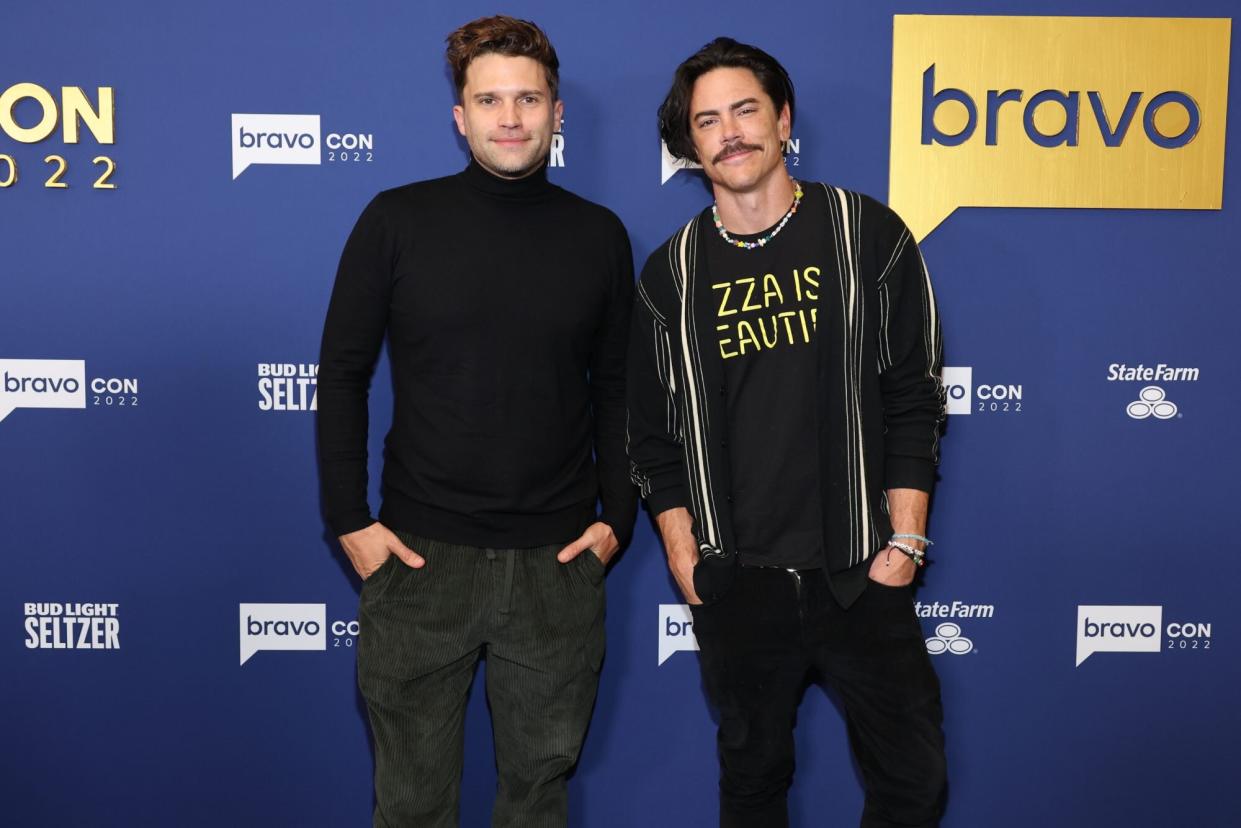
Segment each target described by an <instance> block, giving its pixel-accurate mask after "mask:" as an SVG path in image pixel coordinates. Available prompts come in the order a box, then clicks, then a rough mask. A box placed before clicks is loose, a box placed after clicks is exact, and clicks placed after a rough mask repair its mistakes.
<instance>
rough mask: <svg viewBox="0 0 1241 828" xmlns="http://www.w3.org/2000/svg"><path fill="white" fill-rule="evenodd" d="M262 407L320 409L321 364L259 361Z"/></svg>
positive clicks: (275, 409) (271, 409) (262, 409)
mask: <svg viewBox="0 0 1241 828" xmlns="http://www.w3.org/2000/svg"><path fill="white" fill-rule="evenodd" d="M258 365H259V367H258V382H259V410H260V411H318V410H319V366H318V364H317V363H314V362H299V363H294V362H260V363H259V364H258Z"/></svg>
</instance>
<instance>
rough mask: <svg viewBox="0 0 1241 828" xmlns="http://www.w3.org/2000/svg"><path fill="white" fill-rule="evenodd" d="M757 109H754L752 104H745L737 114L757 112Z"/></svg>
mask: <svg viewBox="0 0 1241 828" xmlns="http://www.w3.org/2000/svg"><path fill="white" fill-rule="evenodd" d="M757 111H758V110H757V109H755V108H754V107H752V106H747V107H746V108H745V109H742V110H740V111H739V112H738V114H739V115H749V114H751V113H753V112H757Z"/></svg>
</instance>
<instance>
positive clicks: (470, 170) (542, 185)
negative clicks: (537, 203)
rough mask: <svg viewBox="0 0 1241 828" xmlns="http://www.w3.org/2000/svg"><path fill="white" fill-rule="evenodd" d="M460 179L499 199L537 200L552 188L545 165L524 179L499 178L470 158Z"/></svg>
mask: <svg viewBox="0 0 1241 828" xmlns="http://www.w3.org/2000/svg"><path fill="white" fill-rule="evenodd" d="M461 178H462V180H464V181H465V183H466V184H468V185H470V186H471V187H473V188H474V189H476V190H478V191H480V192H483V193H486V194H488V195H493V196H499V197H501V198H513V199H526V198H539V197H542V196H546V195H547V194H548V193H550V192H551V190H552V187H553V186H554V185H553V184H552V183H551V182H550V181H548V180H547V165H546V164H544V165H543V166H541V167H539V168H538V169H537V170H535V171H534V172H532V173H530V175H528V176H526V177H525V178H516V179H514V178H500V177H499V176H498V175H494V174H492V173H491V172H488V171H487V170H486V169H484V168H483V166H482V165H481V164H479V163H478V162H477V161H475V160H474V159H473V158H471V159H470V163H469V166H467V167H466V168H465V170H464V171H463V172H462V173H461Z"/></svg>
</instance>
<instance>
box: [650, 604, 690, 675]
mask: <svg viewBox="0 0 1241 828" xmlns="http://www.w3.org/2000/svg"><path fill="white" fill-rule="evenodd" d="M697 649H698V639H697V638H695V637H694V617H693V616H692V615H690V612H689V605H687V604H660V605H659V664H658V665H657V666H662V665H663V663H664V662H665V661H667V660H668V659H669V658H671V657H672V654H673V653H679V652H681V651H683V650H684V651H685V652H691V651H694V650H697Z"/></svg>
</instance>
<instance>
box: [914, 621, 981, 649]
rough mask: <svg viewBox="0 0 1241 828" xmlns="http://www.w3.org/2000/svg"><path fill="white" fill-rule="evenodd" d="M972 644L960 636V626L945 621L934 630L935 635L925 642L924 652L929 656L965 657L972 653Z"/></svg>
mask: <svg viewBox="0 0 1241 828" xmlns="http://www.w3.org/2000/svg"><path fill="white" fill-rule="evenodd" d="M973 649H974V642H973V641H970V640H969V639H968V638H966V637H965V636H963V635H961V625H960V624H953V623H952V622H951V621H947V622H945V623H943V624H940V625H939V626H938V627H936V628H935V635H933V636H932V637H930V638H928V639H927V640H926V651H927V652H928V653H930V654H931V655H943V654H944V653H952V654H953V655H965V654H966V653H969V652H972V651H973Z"/></svg>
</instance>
